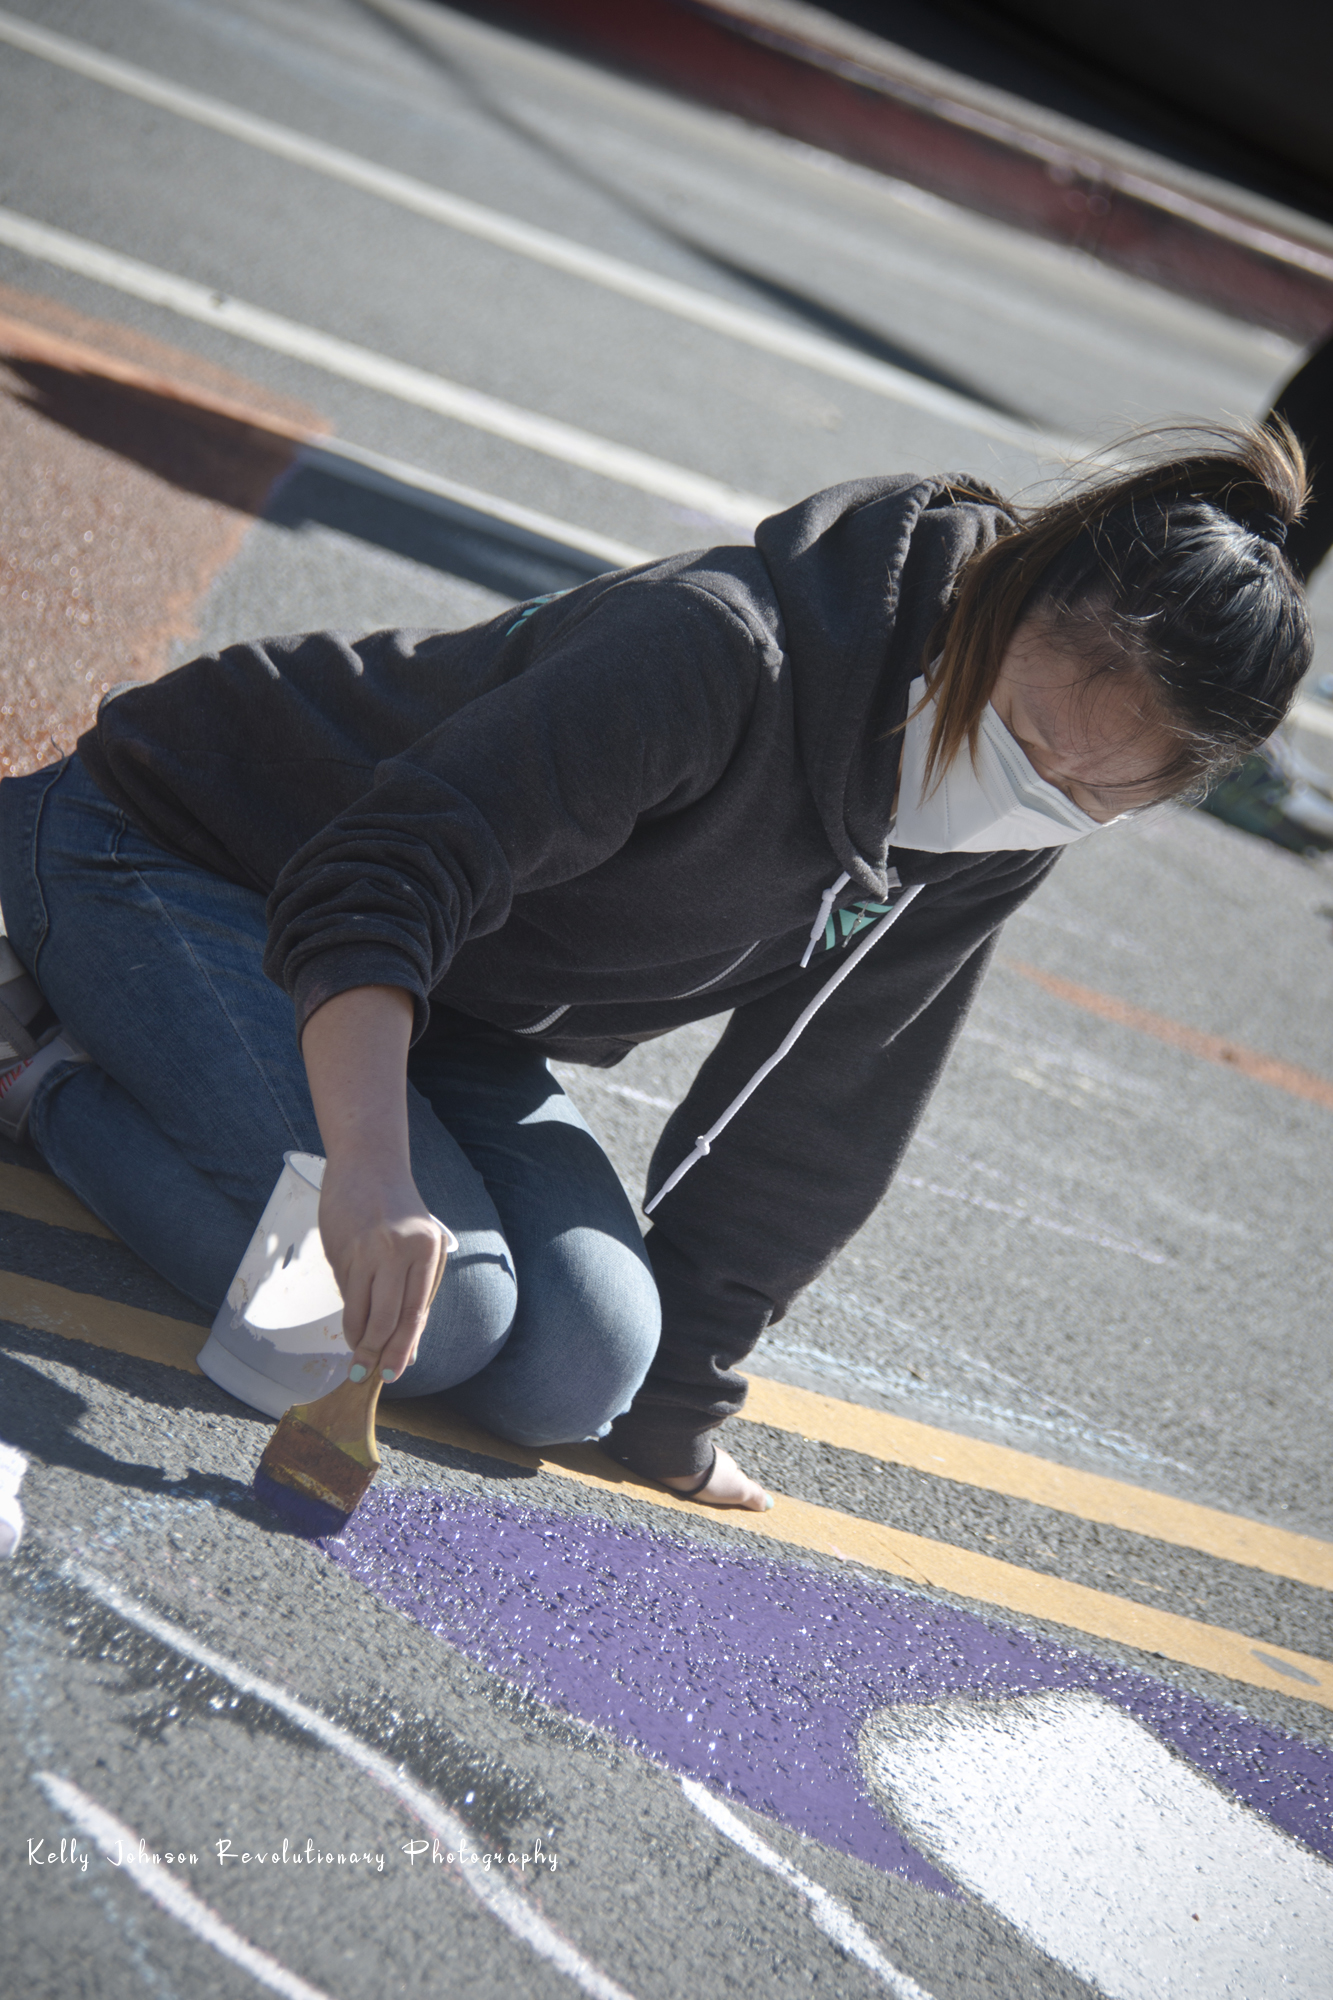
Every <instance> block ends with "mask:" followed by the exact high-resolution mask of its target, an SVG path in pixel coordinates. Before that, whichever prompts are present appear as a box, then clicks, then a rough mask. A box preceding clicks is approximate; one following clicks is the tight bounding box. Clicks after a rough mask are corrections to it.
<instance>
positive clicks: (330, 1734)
mask: <svg viewBox="0 0 1333 2000" xmlns="http://www.w3.org/2000/svg"><path fill="white" fill-rule="evenodd" d="M62 1567H63V1569H64V1572H65V1574H66V1575H67V1576H68V1577H69V1578H70V1579H71V1580H72V1581H73V1582H74V1583H76V1584H77V1585H78V1586H79V1587H80V1588H81V1589H83V1590H86V1591H87V1592H88V1594H89V1595H90V1596H91V1597H95V1598H96V1599H97V1601H98V1603H99V1604H103V1605H105V1606H106V1608H107V1610H108V1611H114V1612H115V1614H116V1616H117V1617H118V1618H123V1619H124V1620H125V1621H126V1623H127V1624H130V1625H137V1626H138V1628H139V1630H140V1631H141V1632H147V1633H148V1634H149V1636H150V1637H151V1638H154V1639H157V1640H159V1641H160V1642H161V1643H162V1644H163V1645H164V1646H170V1647H171V1649H172V1651H173V1652H177V1653H184V1654H185V1655H186V1657H187V1658H189V1659H192V1660H197V1661H198V1663H199V1665H200V1666H202V1667H206V1668H207V1669H208V1671H209V1672H210V1673H212V1674H216V1675H217V1676H218V1678H219V1679H220V1680H225V1681H227V1682H229V1683H230V1685H231V1686H232V1687H234V1688H236V1689H238V1690H239V1691H240V1693H242V1694H248V1695H250V1696H251V1697H252V1698H253V1699H254V1700H256V1701H262V1702H264V1703H265V1704H266V1705H267V1706H268V1707H269V1708H272V1709H276V1710H277V1712H278V1714H279V1715H284V1716H286V1718H287V1720H288V1721H289V1722H292V1723H295V1725H296V1727H297V1728H298V1729H302V1730H304V1731H305V1733H306V1734H307V1735H308V1736H313V1737H314V1738H315V1740H316V1741H317V1742H319V1743H322V1744H324V1745H325V1747H326V1748H327V1749H330V1750H333V1751H336V1752H337V1754H338V1755H339V1756H340V1757H346V1758H347V1760H348V1762H349V1763H351V1764H354V1765H355V1766H356V1768H357V1769H358V1770H359V1771H361V1772H363V1773H364V1775H365V1776H366V1777H368V1778H370V1779H372V1780H373V1782H374V1783H375V1784H377V1785H380V1786H382V1787H383V1789H384V1790H385V1791H387V1792H391V1793H392V1794H393V1795H394V1797H395V1798H397V1799H399V1800H400V1801H401V1802H402V1804H403V1805H405V1806H406V1807H407V1809H408V1811H409V1812H410V1813H412V1814H413V1815H414V1817H415V1818H417V1819H418V1820H420V1822H421V1824H422V1825H423V1826H424V1827H425V1828H426V1829H427V1831H428V1832H430V1833H432V1834H433V1835H434V1836H435V1837H436V1838H437V1839H438V1840H441V1841H442V1842H443V1843H444V1846H445V1849H446V1851H450V1850H452V1851H453V1852H455V1853H461V1852H464V1851H468V1850H474V1849H475V1846H476V1839H475V1836H474V1835H473V1833H472V1831H471V1829H470V1828H469V1827H468V1826H467V1825H466V1824H465V1822H464V1821H463V1820H461V1819H459V1818H458V1817H457V1816H456V1815H455V1814H454V1813H451V1812H450V1811H449V1810H448V1808H447V1807H446V1806H443V1805H442V1804H441V1803H440V1801H439V1800H438V1799H437V1798H434V1797H433V1796H432V1794H431V1793H429V1792H427V1791H425V1790H424V1789H423V1788H422V1787H421V1786H420V1785H417V1784H414V1783H413V1781H412V1779H411V1778H409V1777H406V1776H405V1775H404V1774H403V1773H402V1772H401V1771H398V1770H396V1769H395V1768H394V1766H393V1765H392V1764H391V1763H390V1762H389V1760H388V1758H387V1757H381V1756H380V1754H379V1752H378V1751H376V1750H372V1749H371V1748H370V1747H369V1746H368V1745H367V1744H365V1743H362V1742H361V1740H360V1739H359V1737H356V1736H353V1735H352V1734H351V1732H350V1731H349V1730H346V1729H343V1728H340V1727H339V1725H338V1724H337V1723H336V1722H330V1721H329V1720H328V1718H327V1717H326V1716H323V1715H320V1714H319V1712H318V1710H316V1709H313V1708H308V1707H307V1706H306V1704H305V1703H304V1702H303V1701H298V1700H297V1698H296V1697H295V1695H291V1694H288V1692H287V1690H286V1689H285V1688H281V1687H278V1686H277V1685H276V1684H275V1683H274V1682H273V1681H266V1680H264V1679H262V1678H261V1677H260V1676H259V1675H258V1674H252V1673H250V1672H249V1671H248V1669H247V1668H245V1667H242V1666H239V1665H238V1664H237V1663H236V1662H235V1661H234V1660H229V1659H228V1658H227V1657H226V1655H225V1654H222V1653H218V1652H215V1651H214V1650H213V1648H212V1647H211V1646H205V1645H203V1644H201V1642H200V1641H199V1640H198V1639H196V1638H195V1637H194V1636H193V1635H192V1634H191V1633H189V1632H187V1631H186V1630H185V1629H184V1627H183V1626H180V1625H174V1624H172V1623H171V1621H170V1620H169V1619H167V1618H159V1617H158V1615H157V1613H156V1612H153V1611H149V1610H148V1609H147V1608H146V1607H145V1606H143V1605H141V1604H136V1603H135V1602H134V1600H133V1599H132V1598H129V1597H126V1596H125V1594H124V1593H123V1592H122V1591H120V1590H118V1589H117V1588H116V1586H115V1584H113V1583H110V1582H108V1580H107V1579H106V1578H105V1577H102V1576H99V1575H98V1574H97V1572H96V1571H95V1570H89V1569H85V1568H84V1567H83V1565H82V1564H81V1563H75V1562H69V1563H65V1564H64V1565H63V1566H62ZM454 1872H455V1874H456V1877H457V1879H458V1880H459V1881H460V1882H461V1883H462V1884H463V1886H464V1888H465V1889H467V1890H468V1891H469V1892H470V1893H471V1894H472V1895H473V1896H475V1897H476V1899H477V1901H478V1902H479V1903H482V1904H484V1905H485V1907H486V1908H487V1909H488V1910H489V1911H490V1913H491V1915H492V1916H493V1917H495V1918H497V1919H498V1921H499V1922H500V1923H502V1924H503V1925H504V1927H505V1929H506V1930H507V1931H509V1932H510V1933H511V1934H512V1935H513V1936H514V1937H516V1938H518V1939H519V1940H520V1941H521V1942H522V1943H523V1944H526V1945H527V1946H528V1947H529V1948H530V1950H532V1951H534V1952H536V1953H537V1955H538V1957H540V1958H544V1959H545V1960H546V1962H547V1963H548V1964H549V1965H552V1966H554V1967H555V1969H556V1970H557V1971H558V1972H563V1973H564V1974H565V1976H566V1978H568V1979H572V1980H573V1981H574V1983H575V1985H576V1986H578V1987H580V1988H581V1989H582V1991H583V1992H584V1993H586V1994H587V1995H588V1996H589V2000H633V1996H632V1995H631V1994H630V1993H628V1992H627V1991H626V1989H625V1988H624V1987H623V1986H618V1985H617V1984H616V1982H615V1980H613V1979H609V1978H608V1977H607V1975H606V1974H605V1973H604V1972H602V1971H600V1970H599V1969H598V1967H597V1966H595V1965H593V1964H592V1962H591V1961H590V1960H589V1959H586V1958H585V1957H584V1956H583V1954H582V1952H580V1951H579V1950H577V1949H576V1947H575V1946H574V1945H572V1944H570V1943H569V1941H568V1940H567V1939H566V1938H563V1937H562V1936H561V1935H560V1933H559V1931H557V1930H556V1929H555V1928H554V1926H553V1925H551V1924H549V1923H548V1922H547V1920H546V1918H545V1917H543V1916H542V1915H541V1914H540V1913H539V1912H538V1911H537V1910H536V1909H534V1908H533V1907H532V1906H531V1905H530V1904H529V1903H528V1902H527V1901H526V1900H525V1899H524V1898H523V1897H522V1896H520V1895H519V1894H518V1893H517V1892H516V1891H515V1890H514V1889H511V1888H510V1886H509V1884H508V1883H507V1882H504V1881H502V1880H500V1879H499V1877H497V1876H494V1875H490V1874H487V1873H484V1872H483V1871H482V1870H480V1869H475V1868H466V1867H463V1866H462V1865H461V1864H460V1865H459V1866H458V1867H457V1869H456V1870H455V1871H454ZM305 1990H306V1991H307V1992H309V1991H311V1990H312V1989H309V1988H307V1989H305Z"/></svg>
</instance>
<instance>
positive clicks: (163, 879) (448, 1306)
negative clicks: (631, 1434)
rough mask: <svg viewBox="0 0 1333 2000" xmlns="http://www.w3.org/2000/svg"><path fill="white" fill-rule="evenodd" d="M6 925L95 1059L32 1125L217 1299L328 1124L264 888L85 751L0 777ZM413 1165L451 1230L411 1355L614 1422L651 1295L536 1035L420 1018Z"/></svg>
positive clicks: (494, 1414)
mask: <svg viewBox="0 0 1333 2000" xmlns="http://www.w3.org/2000/svg"><path fill="white" fill-rule="evenodd" d="M0 906H3V909H4V914H5V920H6V925H7V928H8V931H9V936H10V941H11V943H12V944H13V946H14V949H15V951H16V952H17V953H18V955H19V957H20V958H21V959H22V961H23V963H24V964H25V965H26V966H27V967H28V969H29V971H30V972H32V973H33V975H34V977H35V978H36V979H37V981H38V983H39V984H40V986H41V988H42V991H43V992H44V993H45V995H46V997H47V999H48V1000H49V1001H50V1002H51V1004H52V1006H53V1007H54V1008H55V1010H56V1013H57V1014H58V1015H59V1017H60V1019H61V1020H62V1021H63V1022H64V1023H65V1025H66V1026H67V1027H68V1028H69V1029H70V1031H71V1033H72V1034H73V1035H74V1036H75V1038H76V1039H77V1040H78V1041H79V1042H80V1043H82V1045H83V1047H84V1048H86V1049H87V1051H88V1053H89V1054H90V1056H91V1057H92V1062H91V1063H90V1064H85V1065H81V1066H75V1065H72V1064H66V1065H63V1066H62V1067H60V1068H57V1069H54V1070H52V1071H51V1073H50V1075H49V1076H48V1077H47V1078H46V1079H44V1081H43V1084H42V1086H41V1088H40V1090H39V1092H38V1094H37V1096H36V1098H35V1100H34V1103H33V1108H32V1113H31V1120H30V1124H29V1133H30V1136H31V1139H32V1143H33V1144H34V1145H35V1147H36V1148H37V1151H38V1152H39V1154H40V1155H41V1157H42V1158H43V1160H45V1161H46V1163H47V1165H48V1166H49V1167H50V1168H51V1170H52V1172H53V1173H54V1174H56V1175H57V1177H58V1178H59V1179H60V1180H62V1181H63V1182H64V1183H65V1185H66V1186H67V1187H70V1188H72V1189H73V1190H74V1192H75V1193H76V1194H77V1195H78V1196H79V1197H80V1198H81V1200H83V1201H84V1202H86V1204H87V1205H88V1207H89V1208H90V1209H92V1211H93V1213H94V1214H95V1215H99V1216H100V1217H101V1218H102V1220H103V1221H104V1222H106V1223H107V1224H108V1225H109V1226H110V1227H111V1228H112V1229H114V1231H115V1232H116V1234H117V1236H119V1237H120V1238H121V1239H122V1240H123V1241H124V1242H125V1243H127V1244H129V1246H130V1248H131V1249H133V1250H135V1251H137V1252H138V1254H139V1255H140V1256H141V1257H142V1258H143V1259H144V1261H145V1262H146V1263H148V1264H151V1265H152V1267H153V1269H154V1270H156V1271H159V1272H161V1274H162V1275H163V1277H165V1278H168V1279H170V1281H171V1282H172V1283H173V1284H174V1285H176V1286H178V1287H179V1288H180V1290H181V1291H183V1292H185V1293H186V1294H187V1295H188V1296H189V1297H190V1298H192V1299H197V1300H198V1302H199V1303H200V1305H202V1306H205V1307H207V1308H208V1309H209V1310H215V1309H216V1308H217V1307H218V1306H219V1305H220V1304H221V1302H222V1299H223V1296H224V1294H225V1292H226V1290H227V1287H228V1285H229V1284H230V1283H231V1279H232V1275H233V1273H234V1271H235V1269H236V1266H237V1265H238V1264H239V1262H240V1259H241V1255H242V1253H243V1251H244V1250H245V1248H246V1245H247V1244H248V1242H249V1240H250V1236H251V1234H252V1232H253V1230H254V1228H255V1225H256V1223H257V1222H258V1220H259V1217H260V1214H261V1212H262V1210H263V1208H264V1204H265V1203H266V1201H267V1200H268V1197H269V1194H270V1193H271V1192H272V1188H273V1184H274V1182H275V1181H276V1179H277V1177H278V1174H279V1172H280V1170H281V1167H282V1156H283V1153H284V1152H286V1151H288V1150H291V1149H296V1150H298V1151H301V1152H311V1153H320V1152H322V1151H323V1146H322V1143H321V1140H320V1136H319V1130H318V1127H317V1125H316V1123H315V1114H314V1110H313V1107H312V1105H311V1102H310V1092H309V1089H308V1087H307V1084H306V1078H305V1069H304V1066H303V1064H302V1061H301V1057H300V1053H299V1051H298V1048H297V1044H296V1036H295V1027H294V1020H293V1015H292V1006H291V1002H290V1001H289V1000H288V999H287V997H286V995H285V994H283V993H282V992H281V991H280V990H279V989H278V987H276V986H274V985H273V983H272V982H271V981H270V980H269V979H267V978H266V977H265V976H264V972H263V970H262V963H261V961H262V957H263V951H264V940H265V922H264V899H263V897H262V896H259V895H257V894H256V893H255V892H254V891H253V890H250V889H244V888H240V887H238V886H237V885H236V884H234V883H232V882H228V881H226V880H224V878H223V877H221V876H219V875H214V874H212V873H211V872H210V871H208V870H207V869H204V868H200V867H197V866H195V865H194V864H192V863H190V862H188V861H183V860H181V859H179V858H178V857H177V856H176V855H173V854H171V853H169V852H168V851H167V850H166V849H165V848H163V847H159V846H158V845H157V843H156V842H155V841H153V840H150V839H149V838H148V837H147V836H146V835H145V834H143V833H141V832H139V831H138V830H137V828H136V827H135V826H134V825H133V824H132V823H131V822H130V821H129V820H128V819H127V818H126V816H125V815H124V814H123V813H122V812H120V811H119V810H118V809H117V808H116V807H115V806H113V805H112V804H111V803H110V801H109V800H108V799H107V798H106V797H105V796H104V795H103V793H102V792H101V791H100V790H99V788H98V787H97V786H96V785H95V784H94V783H93V781H92V779H91V778H90V777H89V776H88V775H87V773H86V771H85V770H84V768H83V766H82V764H81V763H80V762H79V760H78V758H77V757H74V758H71V759H69V760H68V761H67V762H66V763H64V764H62V765H54V766H52V767H50V768H49V769H47V770H45V771H38V772H36V773H35V774H34V775H33V776H31V777H26V778H9V779H6V780H5V782H4V783H3V784H0ZM408 1119H409V1131H410V1138H411V1147H412V1171H413V1174H414V1176H415V1178H416V1183H417V1186H418V1188H419V1189H420V1191H421V1194H422V1197H423V1199H424V1200H425V1202H426V1205H427V1207H428V1208H430V1209H431V1210H432V1211H433V1212H434V1213H435V1214H436V1215H438V1216H440V1217H441V1218H442V1219H443V1220H444V1221H445V1222H447V1223H448V1224H449V1226H450V1227H451V1228H452V1230H453V1231H454V1234H455V1235H456V1236H457V1237H458V1239H459V1249H458V1251H457V1252H456V1254H455V1255H453V1256H451V1257H450V1259H449V1264H448V1269H447V1271H446V1273H445V1278H444V1283H443V1284H442V1285H441V1287H440V1291H439V1294H438V1296H437V1297H436V1300H435V1303H434V1305H433V1306H432V1308H431V1312H430V1318H429V1321H428V1323H427V1326H426V1329H425V1332H424V1334H423V1336H422V1340H421V1346H420V1352H419V1355H418V1358H417V1361H416V1363H415V1365H414V1366H413V1367H412V1368H411V1369H409V1370H408V1371H407V1373H406V1374H405V1375H404V1377H403V1378H402V1380H401V1381H399V1382H396V1383H394V1384H393V1385H392V1386H391V1387H390V1388H388V1389H386V1391H385V1394H386V1395H388V1396H395V1397H396V1396H399V1395H408V1396H413V1395H427V1394H430V1393H432V1392H433V1391H435V1390H439V1389H448V1390H450V1391H451V1397H450V1400H451V1402H452V1403H453V1404H454V1405H455V1406H456V1407H458V1408H459V1409H461V1410H462V1411H463V1412H465V1413H466V1414H467V1415H468V1416H470V1417H472V1418H474V1419H475V1420H476V1421H477V1422H478V1423H481V1424H484V1425H485V1426H486V1427H487V1428H488V1429H489V1430H493V1431H496V1432H498V1433H499V1434H500V1435H502V1436H504V1437H507V1438H511V1439H513V1440H515V1441H516V1442H518V1443H522V1444H530V1445H540V1444H554V1443H559V1442H568V1441H571V1440H574V1439H578V1438H587V1437H594V1436H599V1435H601V1434H602V1433H604V1432H605V1431H606V1429H607V1428H608V1427H609V1425H610V1424H611V1422H612V1420H613V1419H614V1418H615V1417H617V1416H619V1415H620V1414H621V1412H622V1411H624V1410H626V1409H628V1408H629V1405H630V1402H631V1400H632V1399H633V1396H634V1392H635V1390H636V1389H637V1388H638V1386H639V1384H640V1382H641V1381H642V1380H643V1377H644V1375H645V1373H646V1372H647V1369H648V1364H649V1362H650V1361H651V1360H652V1357H653V1354H654V1352H655V1350H656V1347H657V1339H658V1333H659V1329H660V1308H659V1303H658V1297H657V1288H656V1285H655V1284H654V1281H653V1277H652V1272H651V1269H650V1267H649V1264H648V1260H647V1257H646V1255H645V1253H644V1249H643V1243H642V1239H641V1237H640V1234H639V1229H638V1225H637V1223H636V1221H635V1218H634V1212H633V1210H632V1208H631V1206H630V1203H629V1201H628V1199H627V1197H626V1195H625V1192H624V1190H623V1189H622V1187H621V1185H620V1182H619V1180H618V1179H617V1178H616V1174H615V1170H614V1169H613V1167H612V1166H611V1163H610V1161H609V1160H608V1159H607V1157H606V1155H605V1154H604V1153H603V1151H602V1149H601V1147H600V1146H599V1145H598V1143H597V1141H596V1139H595V1138H594V1137H593V1134H592V1132H591V1131H590V1130H589V1128H588V1126H587V1125H586V1123H585V1122H584V1120H583V1119H582V1118H581V1117H580V1115H579V1113H578V1111H577V1110H576V1109H575V1108H574V1106H573V1105H572V1104H571V1103H570V1101H569V1099H568V1098H567V1097H566V1096H565V1093H564V1092H563V1091H562V1090H561V1088H560V1086H559V1085H558V1084H557V1083H556V1082H555V1080H554V1078H553V1077H552V1076H551V1075H550V1072H549V1071H548V1069H547V1067H546V1064H545V1062H544V1061H543V1060H542V1058H541V1057H540V1056H539V1055H538V1054H537V1053H536V1052H535V1051H531V1050H528V1049H524V1048H522V1047H518V1048H515V1047H512V1046H510V1045H509V1044H507V1043H505V1042H503V1041H502V1040H500V1039H499V1038H488V1037H487V1036H485V1035H484V1034H482V1033H479V1034H478V1035H476V1036H472V1035H454V1036H446V1035H444V1034H443V1033H440V1032H438V1031H435V1030H430V1031H428V1032H427V1035H426V1036H425V1037H424V1038H423V1040H422V1041H421V1042H420V1043H418V1045H417V1047H416V1048H415V1049H414V1050H413V1052H412V1055H411V1058H410V1060H409V1063H408Z"/></svg>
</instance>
